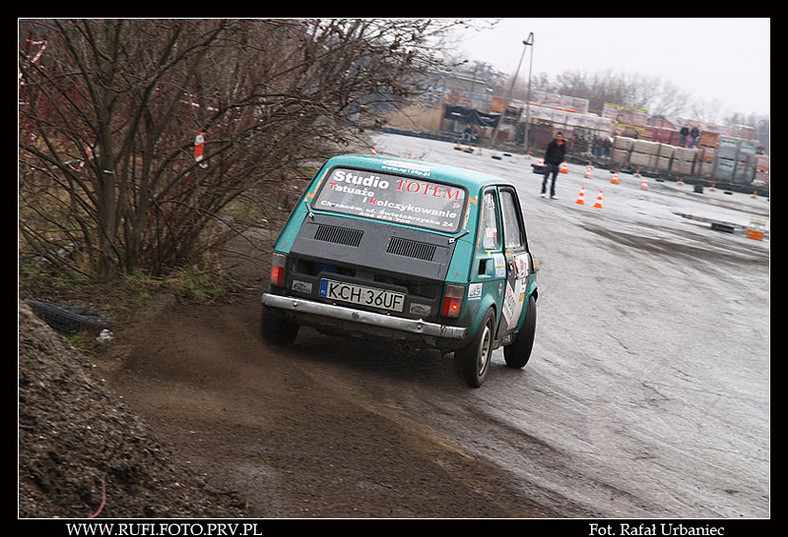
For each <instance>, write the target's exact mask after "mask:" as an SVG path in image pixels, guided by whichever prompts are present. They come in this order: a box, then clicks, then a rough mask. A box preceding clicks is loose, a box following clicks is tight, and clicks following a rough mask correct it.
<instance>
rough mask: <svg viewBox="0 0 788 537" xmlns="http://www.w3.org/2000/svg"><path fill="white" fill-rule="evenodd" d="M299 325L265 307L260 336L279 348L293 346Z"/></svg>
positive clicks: (261, 316)
mask: <svg viewBox="0 0 788 537" xmlns="http://www.w3.org/2000/svg"><path fill="white" fill-rule="evenodd" d="M298 329H299V325H297V324H295V323H291V322H288V321H286V320H284V319H283V318H282V317H281V316H280V315H279V314H278V313H277V312H274V311H272V310H271V309H270V308H268V307H266V306H263V310H262V313H261V314H260V334H261V335H262V336H263V339H264V340H265V341H267V342H268V343H271V344H273V345H276V346H279V347H285V346H289V345H292V344H293V342H294V341H295V338H296V336H297V335H298Z"/></svg>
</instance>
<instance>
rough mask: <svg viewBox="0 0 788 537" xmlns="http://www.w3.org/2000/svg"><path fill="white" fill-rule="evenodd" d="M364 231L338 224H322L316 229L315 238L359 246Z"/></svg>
mask: <svg viewBox="0 0 788 537" xmlns="http://www.w3.org/2000/svg"><path fill="white" fill-rule="evenodd" d="M363 235H364V232H363V231H361V230H360V229H348V228H344V227H338V226H330V225H327V224H320V225H319V226H317V230H316V231H315V240H318V241H325V242H333V243H334V244H344V245H345V246H356V247H357V246H358V245H359V244H361V237H362V236H363Z"/></svg>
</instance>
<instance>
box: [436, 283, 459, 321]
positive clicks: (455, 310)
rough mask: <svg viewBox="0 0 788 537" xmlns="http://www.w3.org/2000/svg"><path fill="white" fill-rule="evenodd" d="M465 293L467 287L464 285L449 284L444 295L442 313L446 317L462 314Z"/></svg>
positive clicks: (455, 316)
mask: <svg viewBox="0 0 788 537" xmlns="http://www.w3.org/2000/svg"><path fill="white" fill-rule="evenodd" d="M464 295H465V287H464V286H462V285H453V284H449V285H447V286H446V292H445V293H444V295H443V307H442V308H441V314H442V315H443V316H444V317H454V318H457V317H459V316H460V310H461V309H462V297H463V296H464Z"/></svg>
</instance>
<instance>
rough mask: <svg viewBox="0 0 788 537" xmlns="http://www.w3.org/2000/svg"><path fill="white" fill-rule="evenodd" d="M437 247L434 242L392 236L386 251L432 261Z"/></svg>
mask: <svg viewBox="0 0 788 537" xmlns="http://www.w3.org/2000/svg"><path fill="white" fill-rule="evenodd" d="M436 249H437V246H435V245H434V244H427V243H425V242H418V241H412V240H409V239H403V238H400V237H391V239H390V240H389V245H388V247H387V248H386V253H389V254H394V255H402V256H405V257H413V258H416V259H423V260H424V261H432V258H433V257H434V256H435V250H436Z"/></svg>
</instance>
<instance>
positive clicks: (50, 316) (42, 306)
mask: <svg viewBox="0 0 788 537" xmlns="http://www.w3.org/2000/svg"><path fill="white" fill-rule="evenodd" d="M25 304H27V305H28V306H30V309H32V310H33V313H35V314H36V316H37V317H38V318H39V319H41V320H42V321H44V322H45V323H47V324H48V325H49V326H50V327H52V329H53V330H55V331H56V332H58V333H59V334H63V335H66V336H73V335H74V334H78V333H79V332H82V331H87V332H90V333H95V334H98V333H100V332H101V331H102V330H105V329H107V330H108V329H110V328H112V321H111V320H110V318H109V316H108V315H107V314H106V313H104V312H102V311H99V310H97V309H93V308H87V307H83V306H55V305H54V304H47V303H45V302H39V301H37V300H26V301H25Z"/></svg>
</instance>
